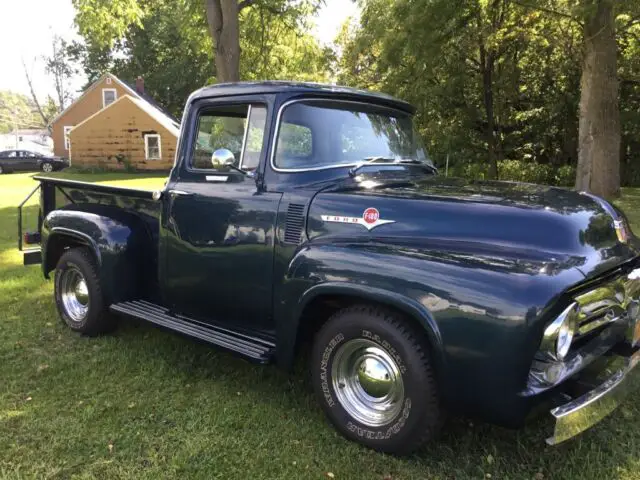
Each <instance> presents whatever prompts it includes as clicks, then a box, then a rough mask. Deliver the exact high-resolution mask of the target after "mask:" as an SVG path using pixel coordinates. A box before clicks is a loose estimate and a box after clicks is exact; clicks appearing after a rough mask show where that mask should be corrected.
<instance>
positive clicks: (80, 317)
mask: <svg viewBox="0 0 640 480" xmlns="http://www.w3.org/2000/svg"><path fill="white" fill-rule="evenodd" d="M54 296H55V300H56V306H57V308H58V313H59V315H60V318H61V319H62V321H63V322H64V323H65V324H66V325H67V326H68V327H69V328H71V329H72V330H74V331H76V332H80V333H84V334H87V335H96V334H99V333H103V332H107V331H109V330H111V329H112V328H113V327H114V321H113V318H112V317H111V316H110V315H109V312H108V310H107V308H106V307H107V306H106V305H105V302H104V298H103V295H102V289H101V287H100V280H99V277H98V268H97V266H96V263H95V260H94V259H93V257H92V256H91V254H90V253H89V251H88V250H87V249H86V248H72V249H69V250H67V251H66V252H65V253H64V254H63V255H62V257H60V260H59V261H58V265H57V266H56V273H55V284H54Z"/></svg>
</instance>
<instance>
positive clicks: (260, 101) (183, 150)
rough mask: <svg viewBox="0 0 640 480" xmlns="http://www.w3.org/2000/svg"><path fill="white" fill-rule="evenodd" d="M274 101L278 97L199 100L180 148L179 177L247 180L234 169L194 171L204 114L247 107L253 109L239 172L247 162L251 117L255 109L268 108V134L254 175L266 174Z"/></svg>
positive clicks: (259, 96) (196, 102)
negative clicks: (201, 120) (193, 162)
mask: <svg viewBox="0 0 640 480" xmlns="http://www.w3.org/2000/svg"><path fill="white" fill-rule="evenodd" d="M273 99H274V96H273V95H249V96H245V95H242V96H240V95H239V96H237V97H224V98H219V99H210V98H204V99H198V100H195V101H194V102H193V103H192V104H191V106H190V114H189V118H188V121H187V125H186V129H185V132H184V133H185V135H183V136H182V138H181V140H180V143H181V144H180V145H179V147H178V149H179V151H180V156H179V159H180V168H178V169H177V170H178V175H179V174H180V173H179V172H186V173H188V174H192V175H198V176H200V175H202V176H203V177H202V178H205V176H206V175H230V176H243V177H244V176H245V175H243V174H242V173H240V172H238V171H236V170H234V169H229V170H216V169H213V168H194V167H193V166H192V160H193V154H194V152H195V142H196V139H197V136H198V133H199V132H198V124H199V119H200V116H201V115H202V114H203V113H206V112H207V111H215V110H218V109H224V108H225V107H237V106H243V105H244V106H247V107H249V108H248V110H247V116H246V117H245V118H246V126H245V130H244V134H243V143H242V151H241V155H240V159H239V160H238V162H239V163H238V168H240V167H239V165H240V162H242V161H243V157H244V148H245V142H246V140H247V135H248V131H249V128H248V127H249V120H250V114H251V108H250V107H252V106H255V107H257V106H260V107H264V108H265V110H266V113H265V118H266V121H265V125H264V132H263V136H262V148H261V149H260V160H259V162H258V167H257V168H256V169H255V170H254V172H255V173H256V175H257V174H258V173H262V172H263V171H264V168H265V164H266V161H265V160H266V159H267V158H268V151H267V149H268V148H269V142H268V139H269V135H270V131H271V128H272V125H271V122H270V120H271V118H270V112H271V111H272V108H273Z"/></svg>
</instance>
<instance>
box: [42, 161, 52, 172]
mask: <svg viewBox="0 0 640 480" xmlns="http://www.w3.org/2000/svg"><path fill="white" fill-rule="evenodd" d="M42 170H43V171H45V172H51V171H52V170H53V167H52V166H51V165H50V164H49V163H45V164H44V165H42Z"/></svg>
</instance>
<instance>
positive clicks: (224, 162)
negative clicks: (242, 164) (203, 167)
mask: <svg viewBox="0 0 640 480" xmlns="http://www.w3.org/2000/svg"><path fill="white" fill-rule="evenodd" d="M235 163H236V157H235V156H234V155H233V152H232V151H231V150H227V149H226V148H219V149H217V150H216V151H215V152H213V154H212V155H211V165H213V168H220V167H230V166H233V165H234V164H235Z"/></svg>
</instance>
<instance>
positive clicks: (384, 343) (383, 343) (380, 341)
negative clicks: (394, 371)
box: [362, 330, 407, 374]
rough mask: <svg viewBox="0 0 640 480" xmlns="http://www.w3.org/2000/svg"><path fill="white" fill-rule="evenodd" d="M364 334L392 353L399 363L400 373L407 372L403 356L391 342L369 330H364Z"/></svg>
mask: <svg viewBox="0 0 640 480" xmlns="http://www.w3.org/2000/svg"><path fill="white" fill-rule="evenodd" d="M362 336H363V337H364V338H368V339H369V340H372V341H374V342H376V343H377V344H379V345H381V346H382V347H383V348H384V349H385V350H386V351H387V352H388V353H389V355H391V356H392V357H393V359H394V360H395V361H396V363H397V364H398V368H399V369H400V373H403V374H404V373H406V371H407V367H406V366H405V365H404V362H403V361H402V357H401V356H400V354H399V353H398V352H397V351H396V349H395V348H393V347H392V346H391V344H390V343H389V342H387V341H386V340H383V339H381V338H380V335H376V334H375V333H371V332H370V331H369V330H362Z"/></svg>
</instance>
